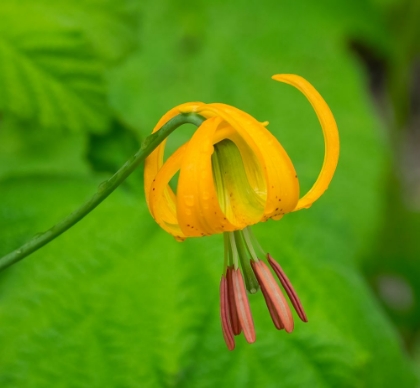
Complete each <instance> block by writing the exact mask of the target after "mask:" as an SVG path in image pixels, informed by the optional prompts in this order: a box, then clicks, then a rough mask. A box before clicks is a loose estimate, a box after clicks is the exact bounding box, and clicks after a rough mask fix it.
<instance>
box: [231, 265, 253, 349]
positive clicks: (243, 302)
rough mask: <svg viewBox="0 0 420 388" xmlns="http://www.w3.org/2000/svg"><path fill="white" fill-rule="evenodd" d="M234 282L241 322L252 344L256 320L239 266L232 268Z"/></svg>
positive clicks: (247, 338)
mask: <svg viewBox="0 0 420 388" xmlns="http://www.w3.org/2000/svg"><path fill="white" fill-rule="evenodd" d="M232 284H233V293H234V295H235V303H236V310H237V312H238V318H239V322H240V324H241V327H242V330H243V331H244V336H245V339H246V340H247V342H248V343H250V344H252V343H253V342H255V328H254V321H253V319H252V315H251V309H250V307H249V302H248V296H247V295H246V290H245V284H244V280H243V278H242V273H241V270H240V269H239V268H238V269H233V270H232Z"/></svg>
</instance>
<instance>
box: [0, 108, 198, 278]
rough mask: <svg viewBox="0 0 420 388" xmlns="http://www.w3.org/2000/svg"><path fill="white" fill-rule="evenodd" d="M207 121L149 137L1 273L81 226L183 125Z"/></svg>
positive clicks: (182, 120)
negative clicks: (83, 221) (79, 205)
mask: <svg viewBox="0 0 420 388" xmlns="http://www.w3.org/2000/svg"><path fill="white" fill-rule="evenodd" d="M204 120H205V119H204V118H203V117H202V116H200V115H198V114H194V113H188V114H179V115H178V116H175V117H174V118H172V119H171V120H169V121H168V122H167V123H166V124H164V125H163V126H162V128H161V129H160V130H159V131H157V132H155V133H154V134H152V135H150V136H148V137H147V138H146V139H144V141H143V142H142V144H141V147H140V149H139V151H138V152H137V153H136V154H135V155H134V156H133V157H131V158H130V159H129V160H128V161H127V162H126V163H125V164H124V165H123V166H122V167H121V168H120V169H119V170H118V171H117V172H116V173H115V174H114V175H113V176H112V177H111V178H109V179H108V180H106V181H104V182H102V183H101V184H100V185H99V187H98V191H97V192H96V193H95V194H94V195H93V196H92V197H91V198H90V199H89V200H88V201H87V202H85V203H84V204H83V205H82V206H81V207H80V208H79V209H77V210H76V211H74V212H73V213H71V214H70V215H69V216H67V217H66V218H64V219H63V220H62V221H60V222H59V223H57V224H56V225H54V226H53V227H52V228H51V229H49V230H47V231H46V232H44V233H41V234H37V235H36V236H35V237H33V238H32V239H31V240H29V241H28V242H27V243H25V244H24V245H22V246H21V247H20V248H18V249H16V250H14V251H13V252H10V253H9V254H7V255H6V256H3V257H2V258H0V271H1V270H3V269H5V268H7V267H9V266H11V265H12V264H15V263H17V262H18V261H20V260H22V259H23V258H25V257H26V256H28V255H30V254H31V253H33V252H35V251H36V250H38V249H39V248H41V247H43V246H44V245H46V244H48V243H49V242H50V241H52V240H54V239H55V238H56V237H58V236H59V235H60V234H62V233H64V232H65V231H66V230H68V229H70V228H71V227H72V226H73V225H75V224H76V223H77V222H79V221H80V220H81V219H82V218H83V217H85V216H86V215H87V214H89V213H90V212H91V211H92V210H93V209H95V208H96V206H98V205H99V204H100V203H101V202H102V201H103V200H104V199H105V198H106V197H108V195H110V194H111V193H112V192H113V191H114V190H115V189H116V188H117V187H118V186H119V185H120V184H121V183H122V182H124V180H125V179H126V178H127V177H128V176H129V175H130V174H131V173H132V172H133V171H134V170H135V169H136V168H137V167H138V166H139V164H140V163H142V162H143V161H144V160H145V159H146V157H147V156H149V155H150V154H151V153H152V152H153V150H154V149H155V148H156V147H157V146H158V145H159V144H160V143H162V141H163V140H165V139H166V138H167V137H168V136H169V135H170V134H171V133H172V132H173V131H174V130H175V129H177V128H178V127H180V126H181V125H182V124H188V123H189V124H194V125H196V126H200V125H201V124H202V123H203V121H204Z"/></svg>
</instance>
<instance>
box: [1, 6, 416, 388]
mask: <svg viewBox="0 0 420 388" xmlns="http://www.w3.org/2000/svg"><path fill="white" fill-rule="evenodd" d="M245 4H246V5H245ZM392 6H395V3H394V2H387V1H381V2H379V1H376V2H368V1H362V0H358V1H345V2H334V1H332V0H323V1H320V2H311V1H310V0H305V1H300V2H293V1H270V0H263V1H247V2H245V3H244V2H241V1H239V0H236V1H231V2H224V1H222V0H218V1H214V2H212V3H211V4H210V3H208V2H205V1H195V2H190V1H185V2H171V1H162V0H161V1H154V2H152V1H146V2H136V1H134V0H102V1H100V0H84V1H78V2H75V1H71V0H61V1H52V0H36V1H34V0H31V1H29V0H27V1H26V0H24V1H17V0H15V1H13V0H2V2H1V3H0V20H1V23H0V69H1V71H0V113H1V116H0V231H1V238H0V255H2V254H6V253H8V252H9V251H11V250H12V249H15V248H17V247H18V246H19V245H21V244H22V243H24V242H25V241H26V240H27V239H28V238H30V237H31V236H32V235H33V234H34V233H36V232H39V231H43V230H45V229H47V228H49V227H50V226H51V225H53V224H54V223H55V222H57V221H58V220H60V219H61V218H62V217H64V216H65V215H67V214H68V213H69V212H71V211H72V210H74V209H75V208H76V207H77V206H78V205H79V204H80V203H81V202H83V200H85V199H86V198H88V197H89V195H90V194H91V193H93V192H94V191H95V188H96V186H97V185H98V184H99V183H100V181H101V179H102V178H103V177H105V176H109V174H110V173H111V172H112V171H114V170H116V169H117V168H118V167H119V166H120V165H121V164H122V163H123V162H124V161H125V160H126V159H128V157H129V156H130V155H131V154H132V153H133V152H134V151H135V150H136V149H137V148H138V146H139V142H140V140H141V139H142V138H144V137H145V136H146V135H148V134H149V133H150V131H151V129H152V127H153V126H154V124H155V123H156V122H157V120H158V119H159V117H160V116H161V115H162V114H163V113H164V112H166V111H167V110H168V109H170V108H171V107H172V106H174V105H177V104H179V103H182V102H186V101H196V100H201V101H206V102H213V101H217V102H224V103H228V104H232V105H235V106H237V107H239V108H241V109H243V110H245V111H247V112H249V113H250V114H252V115H253V116H255V117H256V118H257V119H259V120H261V121H263V120H269V121H270V125H269V129H270V130H271V131H272V132H273V133H274V134H275V135H276V136H277V138H278V139H279V140H280V141H281V142H282V144H283V145H284V147H285V148H286V150H287V151H288V152H289V154H290V156H291V158H292V160H293V161H294V163H295V166H296V169H297V171H298V174H299V177H300V179H301V181H302V190H303V191H305V190H306V189H308V188H309V187H310V185H311V183H312V182H313V181H314V179H315V177H316V175H317V172H318V171H319V169H320V166H321V163H322V155H323V151H322V149H323V148H322V147H323V144H322V135H321V131H320V129H319V124H318V123H317V120H316V117H315V114H314V113H313V111H312V110H311V108H310V106H309V104H308V103H307V102H306V101H305V99H304V97H302V95H300V94H299V93H298V92H297V91H295V90H293V89H292V88H290V87H288V86H286V85H280V84H277V83H275V82H273V81H271V80H270V76H271V75H273V74H275V73H297V74H300V75H302V76H304V77H305V78H307V79H308V80H309V81H310V82H312V83H313V84H314V85H315V87H316V88H317V89H318V90H319V91H320V92H321V94H322V95H323V96H324V97H325V99H326V100H327V102H328V103H329V105H330V107H331V109H332V111H333V112H334V114H335V117H336V120H337V123H338V126H339V129H340V135H341V143H342V153H341V159H340V164H339V168H338V170H337V174H336V176H335V178H334V180H333V182H332V184H331V187H330V189H329V190H328V191H327V193H326V194H325V195H324V196H323V198H322V199H321V200H320V201H319V202H318V203H316V204H315V205H314V206H313V207H312V208H311V209H310V210H308V211H302V212H299V213H296V214H290V215H287V216H286V217H285V218H284V219H283V220H281V221H280V222H268V223H265V224H261V225H258V226H257V227H256V228H255V233H256V235H258V238H259V240H260V241H261V242H262V243H263V246H265V247H266V248H267V249H269V250H270V252H271V254H272V255H273V256H274V257H276V258H277V259H278V260H279V261H280V262H281V264H282V266H283V267H284V268H285V270H286V271H287V273H288V275H289V277H290V278H291V279H292V281H293V283H294V284H295V286H296V288H297V290H298V292H299V294H300V297H301V299H302V301H303V303H304V306H305V309H306V310H307V313H308V317H309V323H308V324H302V323H298V324H297V327H296V329H295V332H294V333H292V334H290V335H288V334H286V333H284V332H278V331H276V330H275V329H274V327H273V326H272V323H271V322H270V319H269V315H268V312H267V311H266V309H265V306H264V302H263V298H262V297H261V295H256V296H252V297H251V298H250V299H251V305H252V309H253V314H254V319H255V322H256V329H257V342H256V343H255V344H254V345H252V346H250V345H248V344H246V343H245V341H244V340H243V339H242V338H241V339H240V340H239V343H238V346H237V349H236V350H235V351H234V352H232V353H230V352H228V351H227V349H226V348H225V344H224V343H223V339H222V335H221V329H220V323H219V312H218V283H219V280H220V275H221V271H222V264H223V247H222V239H221V236H212V237H210V238H203V239H190V240H188V241H186V242H184V243H182V244H181V243H178V242H176V241H174V240H173V239H172V238H171V237H170V236H169V235H167V234H165V233H164V232H163V231H162V230H160V229H159V228H158V226H157V225H156V224H155V223H154V221H153V220H152V218H151V216H150V215H149V214H148V211H147V208H146V205H145V201H144V195H143V192H142V182H141V180H142V178H141V175H142V174H141V171H139V172H138V173H135V174H134V175H133V176H132V177H130V178H129V179H128V181H127V183H126V184H125V185H123V186H122V187H121V188H120V189H119V190H118V191H117V192H116V193H114V194H113V195H112V196H111V197H110V198H109V199H107V200H106V201H105V202H104V203H103V204H102V205H101V206H100V207H99V208H98V209H97V210H95V211H94V212H93V213H92V214H90V215H89V216H88V217H87V218H85V219H84V220H82V221H81V222H80V223H79V224H77V225H76V226H75V227H73V228H72V229H71V230H70V231H69V232H67V233H65V234H64V235H62V236H61V237H59V238H58V239H56V240H55V241H53V242H52V243H51V244H49V245H48V246H46V247H45V248H43V249H41V250H40V251H38V252H36V253H35V254H33V255H32V256H31V257H29V258H27V259H26V260H25V261H23V262H21V263H19V264H17V265H15V266H14V267H11V268H9V269H7V270H6V271H4V272H2V273H1V274H0V344H1V352H0V386H1V387H5V388H6V387H7V388H9V387H10V388H15V387H19V388H20V387H25V388H26V387H37V388H38V387H45V386H51V385H54V386H55V387H68V386H71V387H127V388H128V387H130V388H131V387H215V386H220V387H248V386H255V385H258V386H261V387H279V386H281V387H284V388H286V387H375V388H376V387H395V386H399V387H415V386H416V381H417V380H416V377H415V373H414V368H413V363H412V361H410V360H409V359H408V357H407V355H406V351H405V350H403V347H402V344H401V341H400V339H399V337H398V335H397V329H396V327H395V326H394V325H393V324H392V322H391V320H390V319H389V318H388V317H387V316H386V315H385V313H384V309H383V308H382V307H381V305H380V303H379V302H378V300H377V299H376V298H375V297H374V296H373V293H372V291H371V290H370V289H369V287H368V285H367V283H366V281H365V280H364V278H363V274H362V270H361V268H364V270H365V271H366V272H367V273H368V274H369V278H374V277H375V276H376V274H377V273H379V268H380V264H381V262H382V260H381V257H379V254H380V250H378V248H377V245H380V246H382V245H383V244H382V245H381V244H377V243H376V242H377V241H385V240H384V238H386V241H391V239H390V238H389V236H388V235H387V234H386V230H385V231H384V220H386V219H388V223H391V224H392V220H394V219H395V218H398V217H401V219H400V222H399V224H398V225H400V226H401V228H400V230H401V236H402V237H401V238H403V236H406V235H407V234H406V233H404V232H403V231H404V230H407V231H408V230H410V233H413V234H414V235H415V232H413V231H414V230H418V229H409V228H410V225H411V224H409V223H407V222H406V220H407V218H405V217H404V214H405V213H404V211H403V210H401V211H395V214H393V215H392V216H389V214H390V213H389V212H388V208H387V206H388V203H389V198H394V197H393V196H392V195H397V196H398V195H399V194H398V185H390V184H387V177H388V176H389V175H391V173H390V171H392V170H391V167H392V166H391V163H390V160H391V155H392V152H393V149H392V148H391V147H390V146H389V145H388V142H387V141H386V139H385V136H384V131H383V129H384V124H383V123H382V122H381V121H380V120H378V117H377V114H376V111H375V108H374V104H373V102H372V100H371V98H370V96H369V90H368V87H367V75H366V73H365V69H364V67H363V65H362V64H361V62H360V61H359V59H358V57H357V56H356V55H355V54H354V53H353V52H352V51H351V50H350V49H349V42H351V41H352V40H358V41H362V42H364V43H365V44H368V45H370V46H372V47H374V48H375V50H377V52H378V53H381V55H383V56H384V57H387V58H392V57H393V55H394V51H393V46H392V45H393V43H392V42H393V36H394V35H392V34H393V33H392V29H390V28H389V27H388V24H387V20H388V19H387V17H386V14H387V13H386V9H389V7H392ZM190 133H191V130H188V131H184V130H183V129H180V130H178V131H177V132H176V133H174V134H173V135H172V136H171V138H170V140H169V148H170V149H173V148H174V147H175V146H176V145H178V144H181V143H182V142H184V141H186V140H187V139H188V136H189V134H190ZM389 186H391V187H392V188H395V187H397V194H392V190H391V189H390V188H389ZM387 217H388V218H387ZM410 217H411V216H410ZM385 225H388V224H385ZM418 227H419V226H418V225H417V226H415V228H418ZM413 228H414V226H413ZM394 237H395V236H394ZM399 241H400V239H398V236H396V237H395V240H394V243H393V247H394V248H395V249H394V251H392V252H393V254H394V260H390V261H388V262H392V263H394V264H395V262H396V261H395V259H396V258H398V257H399V256H400V253H401V251H400V250H399V248H398V246H399V245H398V244H399ZM411 241H412V244H413V246H416V248H415V249H417V252H418V250H419V249H418V245H416V241H415V239H412V240H411ZM414 256H415V255H414ZM414 256H413V257H411V256H410V257H411V259H410V260H411V261H412V264H413V267H415V271H417V272H415V273H418V271H419V268H420V266H419V264H416V263H415V259H416V257H414ZM417 258H418V256H417ZM395 266H396V267H398V265H395ZM413 271H414V270H413ZM412 284H415V286H416V287H417V288H416V289H418V288H419V287H420V286H419V284H417V283H416V279H414V278H413V280H412ZM416 314H417V315H418V310H416ZM397 323H398V322H397ZM411 332H412V333H414V332H415V328H413V327H412V328H411Z"/></svg>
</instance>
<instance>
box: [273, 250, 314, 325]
mask: <svg viewBox="0 0 420 388" xmlns="http://www.w3.org/2000/svg"><path fill="white" fill-rule="evenodd" d="M267 258H268V262H269V263H270V265H271V268H273V270H274V272H275V273H276V275H277V276H278V278H279V280H280V282H281V284H282V286H283V288H284V289H285V291H286V292H287V295H288V296H289V299H290V301H291V302H292V304H293V307H294V308H295V310H296V312H297V314H298V315H299V318H300V319H301V320H302V321H303V322H308V318H307V317H306V313H305V310H304V309H303V306H302V303H301V302H300V299H299V297H298V296H297V293H296V291H295V289H294V288H293V286H292V283H291V282H290V280H289V278H288V277H287V276H286V274H285V273H284V271H283V269H282V268H281V266H280V264H279V263H277V261H275V260H274V259H273V258H272V257H271V256H270V254H267Z"/></svg>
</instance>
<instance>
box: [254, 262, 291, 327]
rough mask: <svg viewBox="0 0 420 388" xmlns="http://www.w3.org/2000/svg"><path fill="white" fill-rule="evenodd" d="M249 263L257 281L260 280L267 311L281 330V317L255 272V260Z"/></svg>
mask: <svg viewBox="0 0 420 388" xmlns="http://www.w3.org/2000/svg"><path fill="white" fill-rule="evenodd" d="M251 265H252V268H253V270H254V271H255V275H256V276H257V279H258V281H259V282H260V287H261V291H262V294H263V296H264V300H265V304H266V305H267V308H268V311H269V313H270V316H271V319H272V321H273V323H274V326H275V327H276V328H277V329H278V330H282V329H284V325H283V323H282V322H281V319H280V317H279V315H278V314H277V311H276V309H275V307H274V304H273V302H272V301H271V299H270V296H269V295H268V293H267V290H266V289H265V286H264V284H263V282H262V281H261V280H260V279H259V277H258V273H257V271H256V269H255V268H254V266H255V262H251Z"/></svg>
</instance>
